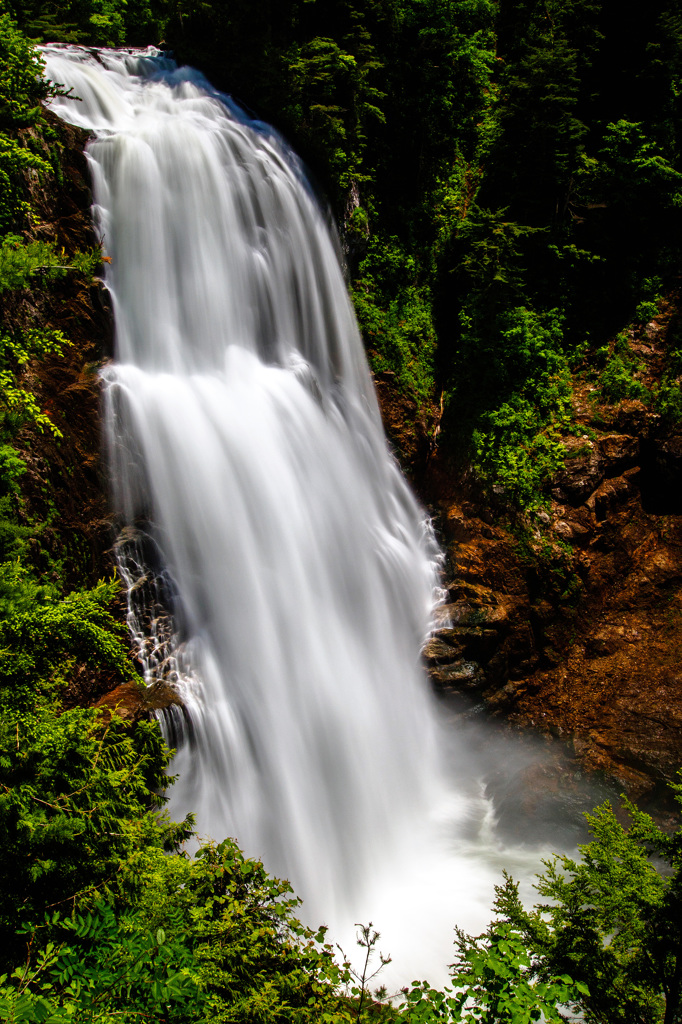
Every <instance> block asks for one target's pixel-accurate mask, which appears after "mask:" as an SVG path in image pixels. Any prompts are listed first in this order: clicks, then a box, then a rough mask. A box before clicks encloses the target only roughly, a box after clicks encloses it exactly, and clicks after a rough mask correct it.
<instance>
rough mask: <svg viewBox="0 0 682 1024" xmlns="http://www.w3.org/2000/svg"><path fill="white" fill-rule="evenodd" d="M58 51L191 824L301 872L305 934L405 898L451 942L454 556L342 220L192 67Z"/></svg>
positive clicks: (465, 812) (461, 809)
mask: <svg viewBox="0 0 682 1024" xmlns="http://www.w3.org/2000/svg"><path fill="white" fill-rule="evenodd" d="M44 53H45V56H46V60H47V72H48V75H49V77H50V78H51V79H52V80H53V81H55V82H58V83H61V84H63V85H65V86H66V87H67V88H69V89H71V90H72V92H71V94H70V95H69V96H62V97H57V98H55V99H53V100H52V106H53V108H54V109H55V110H56V111H57V113H58V114H60V115H61V116H62V117H63V118H64V119H66V120H68V121H70V122H71V123H73V124H77V125H80V126H81V127H84V128H87V129H89V130H91V131H92V132H93V138H92V141H91V142H90V144H89V147H88V159H89V163H90V168H91V173H92V179H93V190H94V218H95V224H96V228H97V230H98V232H99V234H100V236H101V238H102V240H103V246H104V250H105V252H106V254H107V256H108V257H109V258H110V260H111V263H110V264H109V265H108V266H107V269H106V275H107V276H106V284H107V287H108V289H109V291H110V293H111V298H112V302H113V308H114V314H115V326H116V358H115V361H114V362H113V363H111V364H110V365H108V366H107V367H106V368H105V369H104V370H103V372H102V377H103V382H104V403H105V433H106V446H107V450H108V457H109V466H110V473H111V484H112V489H113V500H114V506H115V509H116V510H117V512H118V514H119V515H120V522H121V528H122V534H121V540H120V550H121V566H122V571H123V573H124V575H125V576H126V577H127V579H128V582H129V584H130V586H131V591H134V590H135V588H136V587H138V588H139V587H140V586H141V582H140V581H141V580H142V579H143V576H144V573H147V575H149V573H150V572H151V571H152V570H154V571H155V573H156V576H155V579H156V585H157V586H161V589H162V590H163V594H162V595H161V596H160V597H159V596H158V595H157V598H158V600H157V599H155V600H156V607H155V610H153V611H152V613H149V614H148V616H147V617H148V618H150V619H152V620H153V622H152V625H151V626H150V624H149V623H147V628H146V640H145V624H144V623H143V622H141V616H140V614H138V613H136V611H135V608H136V607H137V606H136V605H135V601H134V599H132V604H131V609H132V611H131V625H132V627H133V630H134V632H135V633H136V635H137V636H138V639H139V640H140V644H141V649H143V650H146V651H147V655H146V659H147V660H146V664H147V676H148V679H147V681H148V682H152V680H153V678H154V677H155V676H158V675H159V673H161V674H162V673H163V672H165V673H166V677H167V678H169V679H170V680H171V681H172V683H173V685H174V686H175V687H176V688H177V689H178V690H179V691H180V693H181V696H182V698H183V701H184V706H185V713H184V715H185V719H186V720H187V722H188V723H189V724H187V723H185V725H182V723H180V724H181V728H180V729H179V730H176V733H175V738H177V735H178V732H180V733H182V736H181V740H182V742H181V744H180V749H179V750H178V753H177V755H176V758H175V760H174V764H173V771H174V772H176V773H177V774H178V775H179V779H178V782H177V783H176V784H175V785H174V786H173V788H172V791H171V794H170V799H171V802H170V809H171V812H172V813H173V814H174V815H176V816H182V815H184V814H185V813H186V812H187V811H193V812H195V813H196V816H197V826H198V831H199V834H200V835H201V836H211V837H213V838H215V839H221V838H223V837H224V836H226V835H230V836H234V837H236V838H237V840H238V841H239V843H240V844H241V845H242V847H243V848H244V849H245V851H246V852H247V854H249V855H252V856H257V857H261V858H262V859H263V860H264V862H265V865H266V867H267V868H268V869H269V870H270V871H272V872H273V873H276V874H278V875H280V876H284V877H288V878H289V879H290V880H291V881H292V884H293V885H294V887H295V889H296V891H297V893H298V894H299V895H301V896H303V897H304V900H305V915H306V917H307V918H308V919H309V920H310V921H311V922H314V923H318V922H320V921H326V922H339V928H340V929H342V927H343V923H344V921H345V922H347V921H350V922H351V924H352V922H353V921H357V920H361V919H362V920H365V921H367V920H368V918H369V916H370V914H373V915H374V916H375V924H376V925H377V927H380V928H381V927H382V925H383V924H385V921H384V920H383V919H382V918H381V917H380V915H381V914H382V913H384V914H386V915H387V916H388V915H389V914H391V913H392V914H393V916H394V917H396V918H402V919H404V921H405V922H408V923H407V924H404V925H403V927H404V929H406V930H407V931H410V930H412V938H411V939H409V940H408V944H409V942H411V943H412V946H413V947H414V949H417V948H419V947H420V946H423V945H424V939H423V937H420V933H418V932H417V931H415V930H414V926H413V925H412V924H410V923H409V921H410V916H409V913H408V904H410V905H411V906H412V907H413V910H414V914H413V916H414V915H416V916H417V917H420V918H421V917H423V918H425V919H426V920H424V922H423V925H424V927H425V928H426V929H427V930H431V931H432V930H433V929H434V927H435V926H434V914H436V913H437V908H440V907H441V905H442V904H443V903H444V902H445V905H446V907H447V910H446V915H447V935H448V941H449V937H450V929H451V928H452V926H453V925H454V924H456V923H458V922H459V923H461V924H462V923H463V924H467V923H468V922H467V920H466V915H465V916H464V919H463V916H462V904H464V903H466V902H467V900H469V901H471V900H473V902H474V903H477V901H478V903H477V905H479V904H480V906H485V908H486V910H485V911H484V913H485V914H486V915H487V907H488V906H489V899H490V888H491V886H490V876H489V875H485V873H484V872H483V873H482V870H481V869H480V867H478V868H477V867H475V866H473V867H472V865H473V864H474V860H475V858H474V857H473V856H472V857H471V858H470V859H469V860H467V857H466V856H465V855H464V854H463V853H462V849H463V847H462V843H464V842H465V839H466V835H467V833H466V829H464V828H463V826H462V821H465V820H466V821H468V820H469V819H471V817H472V815H473V817H474V818H475V819H476V821H477V822H478V825H477V828H478V831H479V833H481V834H482V832H485V828H486V822H488V823H489V807H488V806H487V804H486V803H485V801H481V800H480V798H477V797H476V794H475V793H474V794H473V795H472V794H468V795H466V796H465V795H461V796H457V795H456V794H454V793H453V790H452V788H450V789H449V788H448V785H447V784H446V782H445V781H444V774H443V763H442V762H443V749H444V748H443V743H442V736H441V727H440V725H439V722H438V719H437V715H436V712H435V709H434V706H433V703H432V697H431V695H430V693H429V689H428V686H427V684H426V681H425V679H424V678H423V673H422V669H421V667H420V646H421V644H422V642H423V640H424V639H425V637H426V635H427V634H428V630H429V623H430V616H431V613H432V609H433V602H434V592H435V588H436V584H437V576H436V568H437V560H438V551H437V548H436V546H435V544H434V542H433V538H432V535H431V532H430V529H429V524H428V521H427V520H426V517H425V515H424V513H423V512H422V510H421V509H420V508H419V507H418V505H417V503H416V501H415V499H414V498H413V496H412V494H411V492H410V490H409V488H408V486H407V485H406V483H405V481H404V479H403V478H402V476H401V474H400V471H399V469H398V466H397V464H396V462H395V460H394V458H393V457H392V455H391V454H390V452H389V450H388V447H387V444H386V441H385V438H384V435H383V432H382V427H381V421H380V417H379V412H378V407H377V403H376V399H375V396H374V392H373V388H372V384H371V379H370V375H369V372H368V369H367V366H366V362H365V358H364V353H363V348H362V342H361V339H360V336H359V333H358V330H357V327H356V324H355V320H354V317H353V313H352V309H351V306H350V303H349V299H348V295H347V292H346V288H345V284H344V279H343V274H342V269H341V266H340V263H339V258H338V254H337V249H336V247H335V243H334V239H333V236H332V234H331V233H330V230H329V226H328V224H327V222H326V219H325V216H324V214H323V211H322V210H321V209H320V207H319V204H318V202H317V201H316V199H315V197H314V195H313V194H312V192H311V190H310V188H309V186H308V184H307V182H306V178H305V175H304V173H303V171H302V169H301V167H300V165H299V163H298V161H297V160H296V158H295V157H294V155H293V154H292V153H291V151H290V150H289V149H288V148H287V147H286V145H285V144H284V143H283V141H282V140H281V139H280V138H279V137H278V136H277V135H276V133H275V132H273V131H272V130H271V129H270V128H268V127H267V126H265V125H263V124H262V123H260V122H258V121H253V120H250V119H249V118H248V117H247V116H246V115H245V114H244V113H243V112H242V111H241V110H240V109H238V108H237V107H236V106H235V105H234V104H232V103H231V101H230V100H229V99H228V98H226V97H225V96H223V95H221V94H219V93H217V92H216V91H215V90H213V89H212V88H211V87H210V85H209V84H208V83H207V82H206V81H205V79H203V77H202V76H201V75H200V74H198V73H197V72H196V71H192V70H189V69H186V68H179V69H178V68H177V67H176V66H175V65H174V64H173V62H172V61H170V60H168V59H166V58H165V57H164V56H163V55H161V54H160V53H159V52H158V51H155V50H153V49H149V50H147V51H101V52H94V51H90V50H86V49H82V48H79V47H73V46H51V47H46V48H45V50H44ZM159 581H161V583H159ZM164 604H165V606H166V607H167V608H170V609H171V610H172V613H173V619H172V623H173V624H172V627H168V625H167V624H166V625H165V626H164V627H163V629H165V633H164V634H163V636H161V633H163V629H161V628H160V627H159V629H156V627H155V626H154V625H153V623H154V622H156V623H158V622H160V621H161V618H162V616H161V615H160V614H159V613H158V608H159V607H161V606H162V605H164ZM138 612H139V608H138ZM150 630H151V632H150ZM155 630H156V631H155ZM150 636H151V637H152V640H153V642H152V641H150V639H149V637H150ZM159 637H160V638H159ZM145 644H146V645H147V646H146V648H145ZM159 651H161V655H162V656H159ZM150 652H151V653H150ZM164 666H165V667H164ZM169 666H170V667H169ZM175 738H174V740H173V741H174V742H175ZM472 808H473V810H472ZM477 815H478V817H476V816H477ZM458 822H459V825H458V824H457V823H458ZM453 823H454V824H453ZM481 830H482V832H481ZM469 831H470V832H471V827H470V828H469ZM474 831H475V830H474ZM444 836H447V837H448V840H447V843H446V842H445V840H444V839H443V837H444ZM453 837H454V838H453ZM457 837H459V839H458V841H459V843H460V846H459V853H458V854H457V855H456V856H455V859H454V860H453V853H452V847H453V843H454V842H455V838H457ZM439 843H440V846H438V844H439ZM448 843H449V846H448ZM434 844H435V845H436V846H437V847H438V850H439V852H438V853H437V855H435V860H436V861H437V862H438V863H439V865H441V867H442V866H443V865H446V867H443V870H442V871H441V867H439V868H438V872H436V874H437V883H434V877H435V876H434V868H433V864H434V863H435V861H434V855H433V853H432V852H431V853H429V857H430V858H431V859H428V860H427V859H425V856H426V855H425V853H424V851H425V850H426V849H427V847H428V848H429V850H431V851H432V850H433V848H434ZM446 847H447V849H446ZM457 858H459V859H457ZM427 876H429V877H427ZM392 885H393V886H395V885H397V886H398V888H395V887H394V888H391V886H392ZM382 887H383V888H382ZM379 891H383V892H384V893H385V894H386V895H385V898H383V902H382V900H378V901H375V902H374V903H373V902H372V894H376V893H377V892H379ZM429 892H430V893H431V895H430V896H429V895H428V893H429ZM453 894H454V895H453ZM481 894H483V895H481ZM455 897H456V898H455ZM429 900H430V901H431V902H429ZM453 904H454V905H453ZM377 907H378V909H374V908H377ZM387 908H391V909H390V910H389V909H387ZM429 915H430V916H429ZM485 919H486V918H485V917H484V918H483V920H485ZM477 923H480V914H479V921H478V922H477ZM390 941H391V939H390V938H389V948H391V947H390ZM398 944H399V943H398ZM414 949H413V952H414ZM392 951H394V950H392ZM438 955H439V958H440V959H441V961H442V963H443V964H445V963H447V961H448V959H449V958H450V950H449V947H448V945H445V946H444V948H442V949H440V950H439V954H438ZM405 970H406V972H407V974H408V977H412V976H413V974H412V973H410V972H414V973H417V971H418V970H419V964H415V963H412V962H410V963H409V964H408V965H407V966H406V968H405Z"/></svg>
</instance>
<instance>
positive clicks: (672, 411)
mask: <svg viewBox="0 0 682 1024" xmlns="http://www.w3.org/2000/svg"><path fill="white" fill-rule="evenodd" d="M654 408H655V409H656V412H659V413H660V414H661V416H662V417H663V419H664V420H665V421H666V422H668V423H679V421H680V420H682V387H680V385H679V384H677V383H675V381H674V380H671V379H670V378H669V377H664V378H663V380H662V381H661V383H660V384H659V386H658V388H657V389H656V392H655V395H654Z"/></svg>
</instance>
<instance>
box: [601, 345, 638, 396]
mask: <svg viewBox="0 0 682 1024" xmlns="http://www.w3.org/2000/svg"><path fill="white" fill-rule="evenodd" d="M634 369H635V367H633V363H632V360H631V359H628V358H627V356H622V355H619V354H617V353H616V354H614V355H613V356H612V357H611V358H610V359H609V361H608V362H607V364H606V366H605V367H604V369H603V371H602V373H601V376H600V378H599V379H600V382H601V395H602V398H604V399H605V400H606V401H607V402H619V401H621V399H623V398H639V399H646V398H648V397H649V391H648V389H647V388H646V387H645V386H644V384H642V383H641V381H638V380H636V378H635V377H634V376H633V371H634Z"/></svg>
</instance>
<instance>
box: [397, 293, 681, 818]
mask: <svg viewBox="0 0 682 1024" xmlns="http://www.w3.org/2000/svg"><path fill="white" fill-rule="evenodd" d="M676 309H677V297H676V296H672V297H671V298H670V300H669V301H668V302H667V303H666V304H665V308H664V309H663V312H662V313H661V315H660V316H659V317H657V319H656V320H654V321H652V322H650V323H649V324H648V325H646V327H643V328H642V329H641V330H639V331H636V330H631V331H630V333H629V338H628V343H629V346H630V349H631V351H632V352H633V353H635V355H636V356H637V358H638V360H639V361H640V378H641V381H642V383H643V384H644V385H646V386H647V387H648V388H650V389H654V390H655V388H656V386H657V384H658V382H659V381H660V380H661V378H662V376H663V373H664V368H665V365H666V364H665V359H666V350H667V348H668V342H669V334H670V332H671V331H672V329H673V326H674V319H675V316H676V315H677V314H676ZM381 394H382V391H381V389H380V395H381ZM573 405H574V414H575V421H576V425H577V430H576V435H577V436H571V437H568V438H567V439H566V445H567V448H568V455H567V458H566V463H565V469H564V470H563V471H561V473H560V474H558V475H557V476H556V478H555V479H553V480H552V481H550V482H549V484H548V504H547V507H546V509H545V511H541V512H540V513H539V515H537V516H536V517H532V518H531V517H519V516H518V515H517V516H516V517H515V518H514V517H512V516H511V515H510V513H509V511H508V510H507V511H506V512H505V510H504V508H503V507H502V506H501V505H499V507H497V508H496V507H495V503H494V498H493V504H491V503H490V500H489V499H486V498H485V497H484V496H483V495H482V494H481V492H480V490H479V489H478V488H477V487H476V484H475V482H474V481H473V480H472V476H471V474H470V473H467V472H466V471H464V472H462V471H461V470H460V471H458V472H453V468H452V466H451V465H450V464H449V463H448V460H447V458H446V457H445V456H443V455H441V454H440V453H438V452H436V453H435V454H434V455H432V456H431V458H430V460H429V461H428V463H427V464H426V465H425V466H424V465H422V467H421V473H420V474H419V475H418V483H419V487H420V490H421V492H422V495H423V497H424V498H425V500H426V501H427V503H428V504H429V505H430V507H431V508H432V509H433V511H434V513H435V516H436V521H437V523H438V524H439V527H440V532H441V537H442V541H443V544H444V546H445V548H446V552H447V569H446V581H445V582H446V586H447V591H448V604H447V606H446V607H445V608H443V609H442V610H441V615H442V620H443V622H444V623H445V625H444V626H443V628H441V629H440V630H439V631H438V633H437V634H436V636H435V637H434V639H433V640H432V641H431V643H430V644H429V645H428V646H427V649H426V652H425V655H426V659H427V663H428V665H429V671H430V674H431V677H432V679H433V681H434V685H435V686H436V688H437V689H439V690H441V691H444V692H453V691H455V692H459V693H462V692H464V693H467V694H469V695H470V696H471V698H472V699H473V700H474V702H478V703H479V704H480V703H482V704H483V705H484V706H485V708H486V709H487V710H488V712H489V713H490V714H492V715H494V716H505V717H507V718H508V719H509V720H510V721H511V722H512V723H514V724H515V725H517V726H519V727H530V728H531V729H533V730H538V731H540V732H541V733H544V734H551V735H555V736H561V737H564V738H565V739H567V740H569V741H570V742H571V743H572V745H573V747H574V749H575V753H576V755H577V758H578V762H579V764H580V765H581V766H582V767H584V768H587V769H590V770H598V771H600V772H603V773H605V774H606V775H607V776H608V777H611V778H612V779H613V780H614V781H615V783H616V784H617V785H618V786H619V787H620V788H625V789H626V790H627V791H628V792H629V793H630V794H631V795H632V796H634V797H637V798H638V799H640V800H643V801H644V802H647V801H649V800H655V799H656V798H657V796H658V794H659V792H662V791H664V790H665V786H664V783H665V781H666V780H670V779H672V778H673V777H674V776H675V772H676V771H677V769H678V768H679V767H680V766H681V765H682V728H681V727H682V702H681V700H680V698H681V696H682V669H681V667H680V651H681V650H682V428H681V427H680V425H679V423H678V425H677V426H672V425H671V424H670V423H669V422H667V421H666V420H665V419H664V418H663V417H662V416H661V415H660V414H658V413H655V412H652V411H651V410H650V409H648V408H647V407H646V406H645V405H644V404H643V403H642V402H641V401H638V400H623V401H621V402H618V403H615V404H606V403H605V402H604V400H603V398H602V396H601V394H600V391H599V390H598V388H597V387H595V385H594V384H593V383H590V382H589V381H588V380H586V379H584V378H580V377H578V378H577V382H576V384H575V387H574V394H573ZM395 420H396V416H395V408H394V407H390V408H389V410H388V416H387V421H388V422H389V424H390V423H391V422H393V421H395ZM417 469H418V471H419V467H417Z"/></svg>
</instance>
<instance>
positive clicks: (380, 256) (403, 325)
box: [352, 239, 436, 408]
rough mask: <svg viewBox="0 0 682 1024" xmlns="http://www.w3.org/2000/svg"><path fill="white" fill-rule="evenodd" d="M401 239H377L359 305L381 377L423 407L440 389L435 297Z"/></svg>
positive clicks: (357, 288)
mask: <svg viewBox="0 0 682 1024" xmlns="http://www.w3.org/2000/svg"><path fill="white" fill-rule="evenodd" d="M419 277H420V273H419V267H418V264H417V262H416V260H414V259H413V258H412V257H410V256H408V255H407V254H406V253H405V251H404V250H403V249H402V248H401V246H400V244H399V243H398V241H397V239H389V240H387V241H383V240H382V241H380V240H378V239H373V240H372V242H371V243H370V245H369V248H368V252H367V255H366V257H365V259H364V260H363V261H362V263H361V264H360V268H359V271H358V277H357V279H356V280H355V281H354V283H353V292H352V295H353V302H354V305H355V312H356V315H357V318H358V323H359V325H360V329H361V330H362V332H363V335H364V338H365V341H366V344H367V346H368V351H369V358H370V364H371V366H372V369H373V371H374V372H375V373H377V374H381V373H389V374H392V375H394V376H395V380H396V384H397V386H398V388H399V389H400V390H401V391H402V392H403V393H404V394H407V395H410V396H412V397H413V398H414V399H415V400H416V403H417V407H418V408H419V407H421V406H422V405H423V404H424V403H427V402H428V401H429V399H430V398H431V396H432V393H433V388H434V364H433V356H434V349H435V341H436V335H435V330H434V326H433V318H432V309H431V296H430V293H429V289H428V287H426V286H425V285H423V284H421V283H420V282H419Z"/></svg>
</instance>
